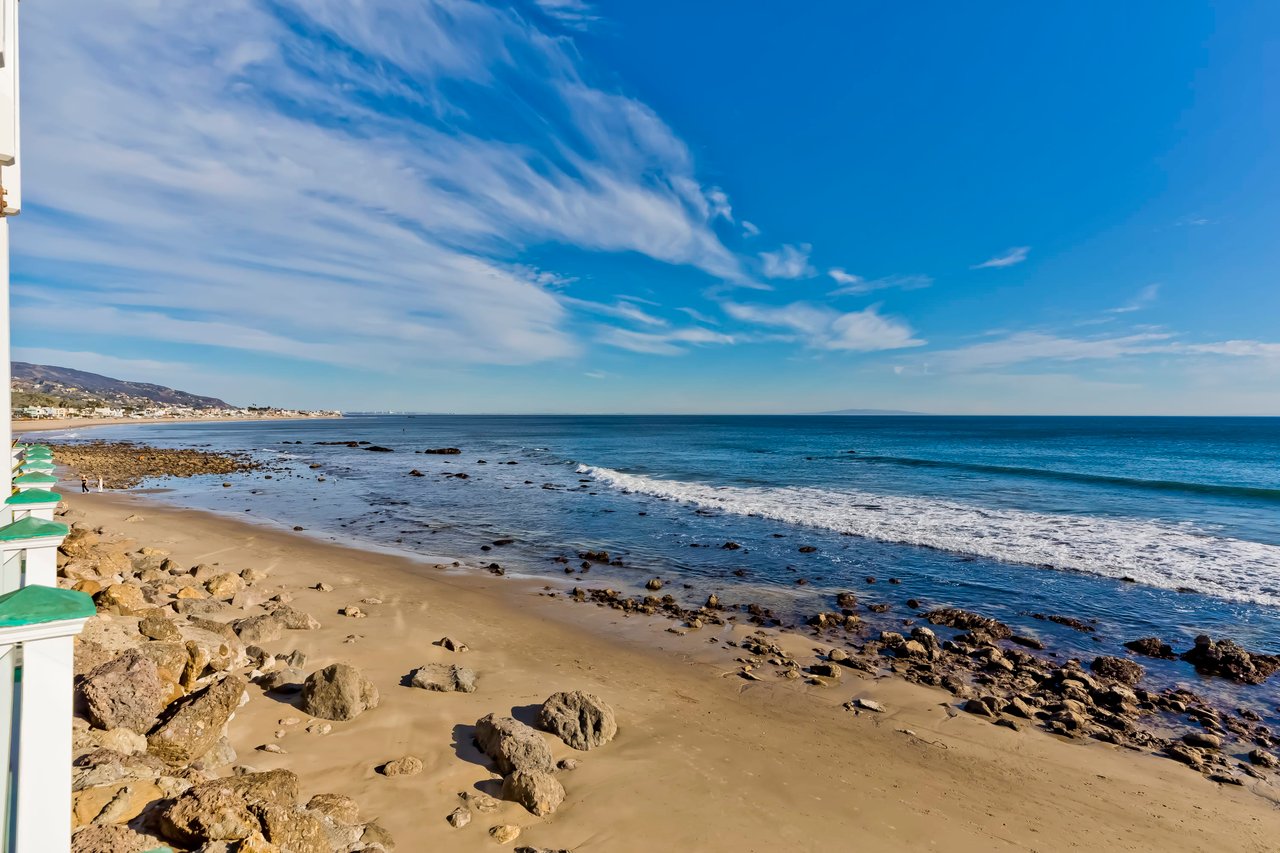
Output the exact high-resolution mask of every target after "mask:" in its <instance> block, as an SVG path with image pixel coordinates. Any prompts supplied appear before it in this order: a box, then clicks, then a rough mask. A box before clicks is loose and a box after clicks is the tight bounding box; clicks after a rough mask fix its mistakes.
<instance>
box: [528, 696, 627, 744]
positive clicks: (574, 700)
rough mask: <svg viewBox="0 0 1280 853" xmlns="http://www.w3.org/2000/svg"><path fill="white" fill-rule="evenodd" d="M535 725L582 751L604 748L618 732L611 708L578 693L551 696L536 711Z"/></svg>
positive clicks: (615, 718)
mask: <svg viewBox="0 0 1280 853" xmlns="http://www.w3.org/2000/svg"><path fill="white" fill-rule="evenodd" d="M538 726H539V727H540V728H542V729H544V730H546V731H548V732H551V733H552V734H554V735H556V736H557V737H559V738H560V739H561V740H563V741H564V742H565V743H567V744H568V745H569V746H571V747H573V748H574V749H582V750H588V749H594V748H595V747H597V746H603V745H605V744H606V743H608V742H609V741H611V740H613V738H614V736H615V735H616V734H617V733H618V720H617V717H615V716H614V713H613V708H611V707H609V705H608V703H606V702H605V701H604V700H603V699H601V698H600V697H599V696H596V695H595V694H594V693H584V692H582V691H581V690H573V691H570V692H568V693H553V694H551V696H550V697H548V698H547V701H545V702H543V703H542V707H541V708H540V709H538Z"/></svg>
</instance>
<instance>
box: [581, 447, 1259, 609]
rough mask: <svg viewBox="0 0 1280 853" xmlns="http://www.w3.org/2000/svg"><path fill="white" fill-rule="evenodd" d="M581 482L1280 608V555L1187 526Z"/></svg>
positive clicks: (795, 493) (840, 497)
mask: <svg viewBox="0 0 1280 853" xmlns="http://www.w3.org/2000/svg"><path fill="white" fill-rule="evenodd" d="M578 473H580V474H586V475H590V476H591V477H593V478H594V479H596V480H598V481H599V482H601V483H604V484H606V485H609V486H611V487H613V488H616V489H620V490H622V491H625V492H634V493H638V494H644V495H650V496H652V497H656V498H662V499H664V500H672V501H679V502H681V503H685V504H691V505H693V506H698V507H703V508H711V509H718V510H722V511H724V512H728V513H734V514H736V515H754V516H760V517H762V518H768V519H772V520H774V521H781V522H785V523H787V524H797V525H803V526H806V527H814V528H823V529H826V530H834V531H837V532H839V533H847V534H851V535H854V536H861V537H863V538H866V539H874V540H877V541H880V542H892V543H897V544H903V545H918V546H922V547H926V548H934V549H937V550H941V551H949V552H952V553H957V554H969V555H973V556H977V557H988V558H991V559H994V560H1000V561H1002V562H1006V563H1022V564H1027V565H1033V566H1050V567H1053V568H1056V569H1068V570H1072V571H1079V572H1087V573H1090V574H1095V575H1102V576H1105V577H1112V578H1122V577H1130V578H1133V579H1134V580H1136V581H1138V582H1139V583H1144V584H1148V585H1151V586H1157V587H1163V588H1165V589H1178V588H1182V587H1185V588H1189V589H1194V590H1196V591H1197V592H1202V593H1205V594H1206V595H1212V596H1216V597H1218V598H1223V599H1228V600H1231V601H1244V602H1254V603H1257V604H1266V605H1271V606H1280V547H1277V546H1275V545H1267V544H1265V543H1261V542H1250V541H1247V540H1244V539H1232V538H1227V537H1222V536H1215V535H1213V534H1212V533H1209V532H1206V531H1203V530H1200V529H1198V528H1196V527H1195V526H1194V525H1192V524H1189V523H1186V524H1171V523H1168V522H1161V521H1154V520H1145V519H1124V518H1100V517H1096V516H1084V515H1053V514H1048V513H1038V512H1027V511H1022V510H1011V509H995V508H990V507H979V506H970V505H966V504H962V503H955V502H951V501H943V500H935V499H933V498H925V497H907V496H899V495H877V494H872V493H869V492H858V491H839V492H837V491H829V490H825V489H815V488H801V487H786V488H758V487H740V486H711V485H707V484H705V483H689V482H681V481H677V480H660V479H655V478H652V477H644V476H640V475H635V474H625V473H623V472H621V471H615V470H613V469H611V468H597V467H592V466H588V465H582V466H579V468H578Z"/></svg>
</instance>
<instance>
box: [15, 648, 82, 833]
mask: <svg viewBox="0 0 1280 853" xmlns="http://www.w3.org/2000/svg"><path fill="white" fill-rule="evenodd" d="M78 631H79V627H78V626H77V628H76V632H77V633H78ZM73 640H74V637H73V636H71V635H68V636H60V637H50V638H48V639H43V640H28V641H27V642H25V643H23V644H22V681H21V684H20V688H19V692H18V709H17V711H18V713H17V717H18V720H19V723H18V725H19V729H18V762H17V765H18V766H17V772H16V773H15V774H14V787H15V788H16V796H15V797H14V804H15V806H16V808H15V809H14V816H15V818H16V819H17V820H16V825H15V832H14V841H15V843H14V847H13V851H14V853H54V851H58V853H61V851H64V850H70V849H71V726H70V722H71V713H72V707H71V703H72V688H71V683H72V668H73V667H72V656H73V654H74V650H73Z"/></svg>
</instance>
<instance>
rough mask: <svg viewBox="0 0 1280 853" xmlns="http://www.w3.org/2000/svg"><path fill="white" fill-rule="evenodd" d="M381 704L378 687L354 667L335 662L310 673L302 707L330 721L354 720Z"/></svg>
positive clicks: (303, 690) (311, 713) (303, 688)
mask: <svg viewBox="0 0 1280 853" xmlns="http://www.w3.org/2000/svg"><path fill="white" fill-rule="evenodd" d="M376 707H378V688H376V687H374V686H373V682H372V681H370V680H369V679H367V678H365V676H364V673H362V672H360V670H358V669H356V668H355V667H354V666H351V665H350V664H345V663H335V664H331V665H330V666H326V667H325V668H324V669H321V670H318V671H316V672H313V673H311V675H309V676H307V680H306V682H305V683H304V684H303V685H302V710H303V712H304V713H307V714H310V715H311V716H313V717H322V718H324V719H326V720H352V719H355V718H356V717H358V716H360V715H361V714H363V713H364V712H365V711H367V710H369V709H371V708H376Z"/></svg>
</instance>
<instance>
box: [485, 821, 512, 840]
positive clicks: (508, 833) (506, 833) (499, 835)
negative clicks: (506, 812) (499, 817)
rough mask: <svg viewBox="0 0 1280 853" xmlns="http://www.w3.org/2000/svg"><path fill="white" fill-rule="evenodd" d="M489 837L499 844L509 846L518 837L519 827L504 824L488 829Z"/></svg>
mask: <svg viewBox="0 0 1280 853" xmlns="http://www.w3.org/2000/svg"><path fill="white" fill-rule="evenodd" d="M489 837H490V838H492V839H493V840H494V841H496V842H498V843H499V844H510V843H511V842H512V841H515V840H516V839H517V838H519V837H520V827H518V826H513V825H511V824H509V823H504V824H502V825H501V826H491V827H489Z"/></svg>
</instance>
